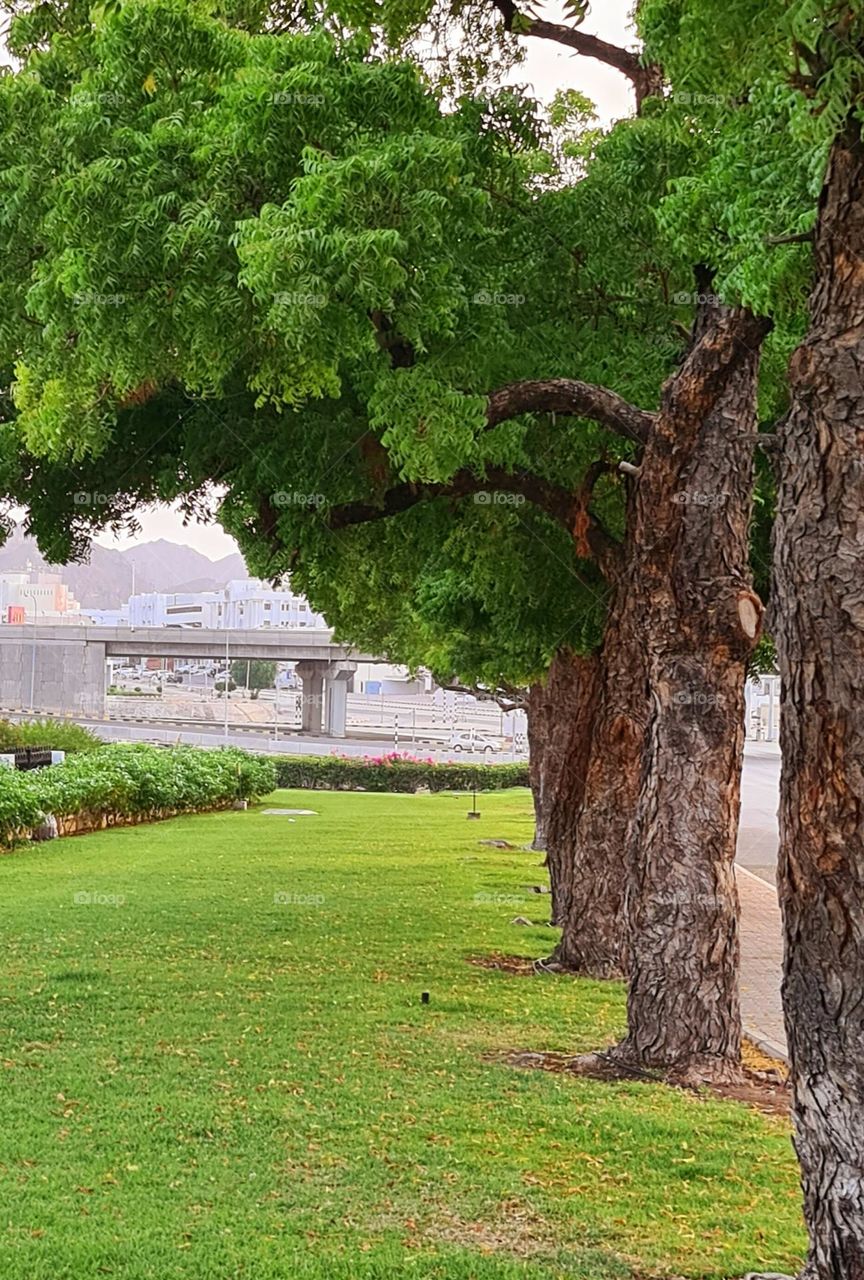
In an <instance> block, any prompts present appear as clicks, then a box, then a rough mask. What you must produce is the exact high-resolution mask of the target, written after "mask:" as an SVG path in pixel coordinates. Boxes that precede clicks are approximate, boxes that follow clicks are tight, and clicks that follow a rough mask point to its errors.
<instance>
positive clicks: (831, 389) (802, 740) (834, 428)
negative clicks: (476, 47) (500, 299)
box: [658, 2, 864, 1280]
mask: <svg viewBox="0 0 864 1280" xmlns="http://www.w3.org/2000/svg"><path fill="white" fill-rule="evenodd" d="M658 9H659V11H660V15H661V16H662V14H663V12H664V10H665V11H666V13H667V15H668V13H669V12H670V11H671V6H669V7H667V6H662V5H658ZM741 10H744V11H746V12H741ZM751 20H752V22H756V23H758V24H759V25H760V26H761V27H762V30H763V32H764V33H765V35H764V38H763V40H762V41H761V42H760V47H759V55H758V59H757V60H756V61H755V64H754V60H753V53H752V51H750V52H748V50H747V42H749V40H750V39H751V31H750V27H751ZM675 21H676V22H683V23H684V24H686V26H687V28H688V30H689V31H690V33H691V35H694V36H698V38H699V43H700V46H701V49H697V52H696V56H695V57H694V56H693V50H692V49H691V50H690V59H691V64H693V65H699V66H700V69H701V71H702V75H703V76H704V75H705V72H706V69H710V70H711V71H712V72H713V76H714V84H712V85H709V88H712V89H713V88H714V87H715V85H716V87H717V89H718V90H720V91H721V94H722V98H723V101H724V102H725V103H727V104H729V103H731V102H733V101H734V102H737V104H738V106H737V109H735V110H731V111H730V110H729V108H728V105H727V111H726V117H727V118H726V119H725V120H723V121H721V122H720V128H719V129H718V131H717V134H716V137H715V139H714V143H713V158H712V160H711V163H710V164H709V165H708V166H707V167H706V169H705V171H704V173H703V174H702V175H701V178H700V181H699V182H698V183H696V184H694V185H693V187H692V190H691V195H692V196H695V198H696V203H697V207H700V208H701V209H702V210H703V212H704V214H705V216H706V217H712V216H713V215H715V214H716V211H717V210H718V209H719V208H720V206H721V204H723V207H724V214H723V220H722V222H721V223H720V224H718V225H721V226H723V228H724V230H726V231H727V232H729V233H731V234H728V235H727V236H724V237H722V238H721V239H720V240H719V242H718V245H717V260H718V262H719V264H720V265H721V269H722V271H723V273H724V275H726V276H727V277H728V278H729V279H730V281H734V282H735V283H736V285H737V287H738V289H739V290H740V292H741V294H742V295H743V296H749V297H750V298H755V297H757V296H760V295H761V296H762V297H766V296H767V297H768V298H769V300H770V303H771V305H773V307H774V308H775V311H776V312H777V313H779V314H782V312H783V311H784V309H786V308H788V307H789V305H790V300H791V304H792V305H795V300H796V299H797V297H798V295H799V292H800V291H802V290H803V288H805V287H807V286H808V285H809V286H810V290H809V293H810V297H809V317H808V321H807V329H806V333H805V334H803V335H800V336H801V338H802V340H801V341H800V342H799V344H798V346H797V349H796V350H795V352H794V354H793V355H792V359H791V362H790V365H789V392H790V406H789V410H788V412H787V413H786V414H784V415H783V416H782V419H781V421H780V425H779V427H778V449H777V471H778V489H777V520H776V525H775V529H774V579H775V583H774V599H773V615H774V631H775V636H776V642H777V650H778V656H779V664H780V671H781V677H782V682H783V694H782V715H781V746H782V751H783V769H782V776H781V804H780V857H779V865H778V890H779V895H780V903H781V908H782V911H783V922H784V933H785V958H784V979H783V1003H784V1012H785V1017H786V1027H787V1034H788V1040H789V1049H790V1058H791V1080H792V1087H793V1118H794V1124H795V1146H796V1150H797V1153H798V1156H799V1160H800V1163H801V1171H802V1184H803V1191H804V1213H805V1218H806V1221H807V1226H808V1230H809V1234H810V1250H809V1254H808V1259H807V1263H806V1266H805V1269H804V1272H803V1276H804V1277H807V1280H851V1278H853V1277H857V1276H860V1275H861V1274H862V1273H864V1272H862V1268H864V1181H862V1176H861V1158H860V1152H861V1150H862V1146H864V1130H862V1114H864V1110H862V1102H864V1077H862V1068H861V1062H862V1055H861V1044H862V1038H864V1021H862V1014H861V1005H860V998H859V996H860V985H861V973H862V968H864V949H862V942H861V939H862V935H864V930H862V922H864V826H862V812H864V785H862V778H864V767H862V766H864V732H862V727H861V718H860V715H859V714H858V711H857V701H858V699H857V697H856V689H857V688H858V687H859V686H860V682H861V675H862V671H864V641H862V623H861V611H860V603H859V601H860V584H861V581H862V569H864V564H862V559H864V554H862V542H861V536H860V513H861V510H862V506H864V451H862V435H861V423H862V411H864V404H862V386H864V383H862V364H864V348H862V340H861V332H862V329H861V316H862V313H864V286H862V276H861V260H862V256H864V217H862V208H864V205H862V198H864V140H862V134H861V100H862V89H864V83H862V76H861V54H862V50H864V27H862V15H861V12H860V7H859V6H857V5H852V4H849V5H846V4H839V5H838V4H830V5H829V4H822V3H820V2H817V3H814V4H810V5H801V6H795V7H793V9H792V10H791V12H787V11H786V10H785V7H783V6H774V5H768V6H765V5H759V6H756V5H753V6H747V5H743V6H739V12H738V13H737V14H736V15H735V25H737V27H738V32H736V31H735V30H734V27H730V28H724V27H722V26H721V27H720V28H719V29H718V25H717V23H716V21H712V20H711V19H710V18H709V16H708V14H707V12H706V7H705V6H702V5H699V4H696V3H693V4H687V5H684V6H676V7H675ZM709 23H710V28H711V29H710V34H709V32H708V26H709ZM745 28H746V29H747V30H748V36H747V42H745V41H744V40H743V38H742V36H741V34H740V32H741V31H742V30H743V29H745ZM700 52H704V53H705V57H704V58H700V57H699V53H700ZM730 68H735V72H734V79H735V81H736V83H735V95H734V97H733V96H732V95H730V94H729V87H730V85H729V81H730V76H731V72H730ZM742 83H743V85H744V87H745V92H744V93H743V94H742V93H741V86H742ZM703 88H704V81H703ZM766 155H770V157H771V163H770V164H769V165H764V164H761V163H760V161H761V159H762V157H764V156H766ZM742 169H743V170H744V171H750V172H752V174H753V175H754V181H753V182H752V184H751V185H750V186H749V188H748V190H747V191H746V192H744V191H741V190H739V189H738V184H737V183H736V181H735V175H736V174H740V173H741V171H742ZM672 215H673V216H674V217H675V218H677V219H679V222H680V225H682V226H683V225H684V211H683V209H682V208H681V206H680V204H679V206H678V207H677V208H676V207H675V206H674V205H673V207H672ZM814 219H815V232H814ZM781 220H782V221H781Z"/></svg>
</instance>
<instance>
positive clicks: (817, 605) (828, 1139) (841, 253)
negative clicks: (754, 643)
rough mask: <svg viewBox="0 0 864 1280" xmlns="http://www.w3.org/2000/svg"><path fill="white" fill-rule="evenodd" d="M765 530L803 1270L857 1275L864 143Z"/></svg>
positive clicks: (856, 140)
mask: <svg viewBox="0 0 864 1280" xmlns="http://www.w3.org/2000/svg"><path fill="white" fill-rule="evenodd" d="M816 264H817V274H816V284H815V286H814V289H813V293H812V296H811V299H810V315H811V320H810V329H809V333H808V336H807V338H806V339H805V341H804V343H803V344H802V346H801V347H800V348H799V349H798V351H797V352H796V354H795V355H794V357H793V359H792V362H791V366H790V383H791V394H792V400H791V410H790V413H789V416H788V418H787V420H786V422H785V423H784V424H783V427H782V429H781V454H780V478H779V493H778V513H777V521H776V526H775V546H774V573H775V581H776V600H777V603H776V621H775V635H776V639H777V649H778V653H779V657H780V671H781V675H782V685H783V695H782V705H781V747H782V753H783V770H782V779H781V795H780V860H779V892H780V903H781V907H782V909H783V920H784V930H785V943H786V947H785V963H784V979H783V1004H784V1010H785V1017H786V1028H787V1033H788V1037H789V1051H790V1057H791V1075H792V1087H793V1117H794V1124H795V1145H796V1148H797V1152H798V1158H799V1160H800V1163H801V1177H802V1185H803V1190H804V1213H805V1217H806V1220H807V1227H808V1230H809V1233H810V1253H809V1258H808V1262H807V1267H806V1270H805V1275H806V1276H807V1277H818V1280H862V1277H864V997H862V991H864V707H862V701H861V698H862V689H864V145H862V139H861V134H860V127H859V126H858V125H850V126H849V128H848V131H847V133H846V135H845V136H844V137H842V138H841V139H840V140H839V141H838V142H837V143H835V146H834V149H833V152H832V156H831V161H830V165H829V169H828V173H827V176H826V180H825V185H824V188H823V192H822V198H821V203H820V213H819V221H818V225H817V234H816Z"/></svg>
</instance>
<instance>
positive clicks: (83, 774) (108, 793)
mask: <svg viewBox="0 0 864 1280" xmlns="http://www.w3.org/2000/svg"><path fill="white" fill-rule="evenodd" d="M275 785H276V770H275V769H274V767H273V765H272V764H271V762H270V761H269V760H267V759H266V758H264V757H262V756H253V755H250V754H249V753H247V752H245V751H239V750H236V749H232V750H226V751H202V750H200V749H199V748H197V747H176V748H173V749H171V750H163V749H161V748H159V747H148V746H143V745H142V746H128V745H117V746H108V747H101V748H100V749H99V750H97V751H91V752H88V753H86V754H81V755H77V756H71V757H70V758H69V759H68V760H66V761H65V762H64V763H63V764H58V765H52V766H50V767H49V768H46V769H39V770H35V771H34V772H32V773H16V772H13V771H12V770H7V769H5V768H0V844H7V845H8V844H9V843H11V841H12V840H14V839H15V838H16V837H18V836H21V835H23V834H26V833H27V832H28V831H30V830H31V829H32V828H33V827H34V826H38V825H39V823H40V822H41V821H42V820H43V818H44V817H45V816H46V815H47V814H49V813H50V814H54V815H55V816H56V817H58V818H72V817H81V818H87V819H91V820H93V825H99V824H100V823H101V821H102V819H103V818H108V819H109V820H111V821H118V820H120V821H123V820H127V819H130V818H138V819H142V820H145V821H146V820H148V819H149V820H152V819H154V818H160V817H166V816H168V815H170V814H174V813H189V812H195V811H196V810H202V809H213V808H217V807H218V806H220V805H223V804H227V803H229V802H230V801H232V800H238V799H243V800H248V799H250V798H252V797H253V796H258V795H266V794H268V793H269V792H270V791H272V790H273V789H274V787H275Z"/></svg>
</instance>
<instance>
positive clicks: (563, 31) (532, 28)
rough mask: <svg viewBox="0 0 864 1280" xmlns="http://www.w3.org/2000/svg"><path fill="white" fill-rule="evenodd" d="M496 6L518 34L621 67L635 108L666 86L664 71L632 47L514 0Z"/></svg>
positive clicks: (499, 1)
mask: <svg viewBox="0 0 864 1280" xmlns="http://www.w3.org/2000/svg"><path fill="white" fill-rule="evenodd" d="M492 3H493V5H494V7H495V8H496V9H497V10H498V12H499V13H500V14H501V16H502V18H503V19H504V26H505V29H506V30H507V31H514V29H515V33H516V34H517V35H522V36H536V37H537V38H538V39H540V40H554V41H555V42H556V43H557V44H563V45H566V46H567V47H568V48H569V49H573V50H574V52H576V53H578V54H581V55H582V57H585V58H594V60H595V61H596V62H602V63H604V64H605V65H606V66H607V67H614V68H615V70H616V71H620V72H621V74H622V75H625V76H626V77H627V79H628V80H629V81H630V82H631V84H632V85H633V88H634V89H635V91H636V109H637V111H638V110H639V109H640V107H641V106H642V103H643V101H644V100H645V98H648V97H651V96H652V95H655V94H659V93H661V92H662V89H663V73H662V70H661V69H660V67H658V66H656V65H654V64H650V63H649V64H647V65H645V64H643V62H642V60H641V58H640V57H639V55H638V53H633V51H632V50H630V49H622V48H621V47H620V46H619V45H617V44H610V43H609V42H608V41H607V40H601V39H600V37H599V36H592V35H589V34H588V33H587V32H585V31H580V29H579V28H578V27H573V26H570V27H568V26H565V25H564V23H561V22H547V21H545V19H543V18H531V17H529V16H528V15H527V14H525V13H522V12H520V11H519V10H517V8H516V4H515V2H514V0H492Z"/></svg>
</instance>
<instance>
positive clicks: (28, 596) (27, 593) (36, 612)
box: [22, 591, 39, 711]
mask: <svg viewBox="0 0 864 1280" xmlns="http://www.w3.org/2000/svg"><path fill="white" fill-rule="evenodd" d="M22 594H23V596H24V599H25V600H32V601H33V614H34V618H33V643H32V645H31V646H30V710H31V711H35V710H36V705H35V704H36V627H37V625H38V622H39V602H38V600H37V599H36V595H35V593H34V592H32V591H24V592H22Z"/></svg>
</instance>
